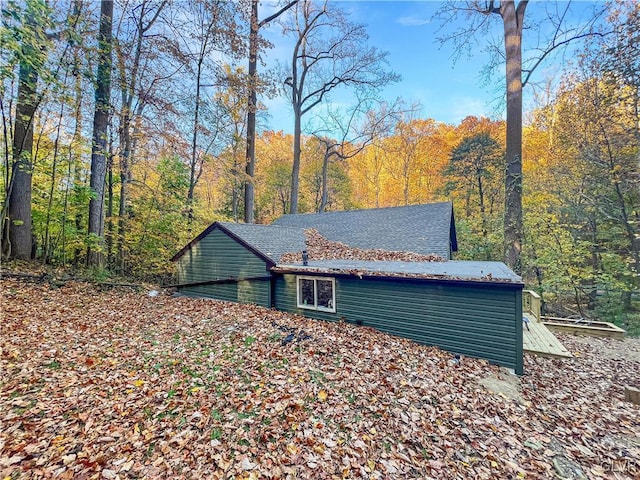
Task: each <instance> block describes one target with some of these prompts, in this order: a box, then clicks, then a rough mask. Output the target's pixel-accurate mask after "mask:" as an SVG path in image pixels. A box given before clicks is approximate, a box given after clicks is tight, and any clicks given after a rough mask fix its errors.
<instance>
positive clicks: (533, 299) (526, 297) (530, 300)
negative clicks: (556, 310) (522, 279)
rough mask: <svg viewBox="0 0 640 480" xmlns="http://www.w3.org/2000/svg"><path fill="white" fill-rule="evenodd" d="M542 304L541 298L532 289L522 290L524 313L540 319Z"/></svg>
mask: <svg viewBox="0 0 640 480" xmlns="http://www.w3.org/2000/svg"><path fill="white" fill-rule="evenodd" d="M541 306H542V299H541V298H540V295H538V294H537V293H536V292H534V291H533V290H523V291H522V311H523V312H524V313H530V314H531V315H533V316H534V317H535V319H536V320H537V321H540V308H541Z"/></svg>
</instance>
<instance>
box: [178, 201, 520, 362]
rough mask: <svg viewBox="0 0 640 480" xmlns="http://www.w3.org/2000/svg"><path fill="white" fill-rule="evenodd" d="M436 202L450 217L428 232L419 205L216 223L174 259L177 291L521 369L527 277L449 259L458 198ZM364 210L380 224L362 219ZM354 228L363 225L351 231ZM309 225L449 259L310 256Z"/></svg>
mask: <svg viewBox="0 0 640 480" xmlns="http://www.w3.org/2000/svg"><path fill="white" fill-rule="evenodd" d="M435 205H436V207H435V209H432V210H430V211H431V212H433V211H435V210H436V209H439V211H440V216H441V217H444V218H438V219H437V220H436V221H435V224H437V225H436V226H435V227H433V226H432V227H431V228H430V227H429V225H426V224H425V223H424V222H419V221H417V220H415V219H412V218H413V213H414V212H418V211H420V208H417V207H425V206H410V207H391V208H386V209H374V211H373V212H374V213H373V215H372V213H371V212H372V211H370V210H359V211H351V212H331V213H322V214H306V215H286V216H285V217H283V218H281V219H279V220H278V221H277V222H274V224H272V225H255V224H239V223H227V222H215V223H213V224H212V225H210V226H209V227H207V228H206V229H205V230H204V231H203V232H202V233H201V234H200V235H198V236H197V237H196V238H194V239H193V240H192V241H191V242H189V244H187V245H186V246H185V247H184V248H182V249H181V250H180V251H179V252H178V253H177V254H176V255H175V256H174V257H173V259H172V260H173V261H174V262H175V263H176V267H177V277H178V283H177V289H178V292H179V293H180V294H183V295H189V296H198V297H208V298H215V299H219V300H227V301H232V302H240V303H254V304H257V305H262V306H265V307H271V308H276V309H278V310H282V311H286V312H291V313H297V314H301V315H305V316H307V317H311V318H316V319H320V320H326V321H340V320H341V321H346V322H349V323H354V324H358V325H366V326H370V327H373V328H376V329H378V330H381V331H384V332H387V333H391V334H394V335H398V336H402V337H405V338H409V339H412V340H414V341H416V342H419V343H423V344H428V345H435V346H438V347H440V348H442V349H444V350H448V351H450V352H452V353H456V354H462V355H468V356H473V357H479V358H485V359H487V360H489V361H490V362H493V363H496V364H499V365H503V366H506V367H508V368H512V369H513V370H514V371H515V372H516V373H518V374H521V373H522V371H523V365H522V289H523V284H522V280H521V278H520V277H518V276H517V275H516V274H514V273H513V272H512V271H511V270H509V269H508V268H507V267H506V265H504V264H503V263H501V262H477V261H454V260H450V258H451V253H452V252H453V251H455V250H456V249H457V241H456V238H455V226H454V225H453V210H452V208H451V204H448V205H447V204H435ZM429 208H430V207H426V208H423V212H424V211H427V210H429ZM408 210H414V212H408ZM358 212H361V213H362V215H363V216H365V217H368V218H369V219H370V221H371V222H373V223H372V224H369V223H368V222H363V221H362V220H361V219H360V218H359V216H358ZM337 213H341V214H343V215H344V216H342V215H337ZM396 214H397V215H396ZM325 216H331V217H333V218H329V219H327V218H325ZM314 217H315V218H317V220H318V222H317V223H313V220H312V219H313V218H314ZM398 218H405V222H411V223H409V224H408V225H406V224H404V223H403V222H397V223H395V224H393V228H390V227H389V224H385V223H384V222H385V219H386V220H387V221H388V222H395V221H396V220H397V219H398ZM323 222H324V223H323ZM341 224H342V225H344V226H343V227H342V229H341V228H340V225H341ZM348 225H351V226H352V227H353V229H355V228H361V230H360V231H359V232H350V229H349V228H348ZM309 227H314V228H315V229H317V230H318V231H319V232H320V234H321V235H322V236H323V237H329V238H330V240H333V241H339V242H342V243H344V244H347V245H349V246H354V247H357V248H360V249H371V248H377V249H380V250H392V251H405V252H406V251H412V252H415V253H419V254H423V255H438V256H440V257H443V258H442V259H441V260H442V261H377V260H366V259H365V260H362V259H357V258H356V259H354V258H348V259H314V257H313V255H310V258H309V260H308V261H303V256H302V255H300V254H299V253H300V252H302V251H304V250H306V249H307V248H308V245H307V237H306V236H305V232H307V231H308V228H309ZM416 230H417V232H416ZM434 231H437V232H436V233H433V232H434ZM443 231H446V234H443ZM341 232H342V233H341ZM411 232H414V233H411ZM432 233H433V235H432ZM369 236H371V237H372V238H367V237H369ZM331 237H332V238H331ZM377 240H379V242H378V241H377ZM348 242H351V243H348ZM380 245H382V246H383V247H384V248H382V247H380ZM364 251H365V252H368V251H369V250H364ZM416 251H417V252H416ZM294 252H298V253H297V254H295V255H292V253H294ZM365 258H368V257H365ZM292 260H293V261H292Z"/></svg>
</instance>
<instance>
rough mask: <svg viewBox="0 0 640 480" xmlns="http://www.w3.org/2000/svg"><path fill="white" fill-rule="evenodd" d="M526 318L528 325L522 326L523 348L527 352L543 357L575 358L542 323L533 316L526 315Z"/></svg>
mask: <svg viewBox="0 0 640 480" xmlns="http://www.w3.org/2000/svg"><path fill="white" fill-rule="evenodd" d="M525 316H526V317H527V318H528V319H529V322H528V323H526V324H524V325H522V348H523V350H524V351H525V352H528V353H533V354H534V355H539V356H541V357H551V358H571V357H573V355H571V352H569V350H567V349H566V348H564V346H563V345H562V343H560V340H558V339H557V338H556V337H555V336H554V335H553V333H551V331H550V330H549V329H548V328H547V327H545V326H544V325H543V324H542V323H540V322H537V321H536V319H535V317H534V316H533V315H531V314H528V313H525ZM527 326H528V327H529V328H528V329H527Z"/></svg>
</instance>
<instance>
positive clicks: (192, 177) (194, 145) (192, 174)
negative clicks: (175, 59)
mask: <svg viewBox="0 0 640 480" xmlns="http://www.w3.org/2000/svg"><path fill="white" fill-rule="evenodd" d="M203 61H204V56H203V55H200V57H199V58H198V70H197V73H196V98H195V101H196V104H195V111H194V114H193V136H192V138H191V162H190V163H191V165H190V169H189V190H188V192H187V224H188V227H189V233H191V224H192V223H193V195H194V192H195V188H196V179H197V175H196V166H197V163H198V129H199V128H200V90H201V82H200V80H201V77H202V62H203Z"/></svg>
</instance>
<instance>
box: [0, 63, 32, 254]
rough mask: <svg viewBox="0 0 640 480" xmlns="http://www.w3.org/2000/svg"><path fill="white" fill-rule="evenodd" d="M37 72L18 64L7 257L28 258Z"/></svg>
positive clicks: (27, 65) (30, 244)
mask: <svg viewBox="0 0 640 480" xmlns="http://www.w3.org/2000/svg"><path fill="white" fill-rule="evenodd" d="M37 83H38V72H37V71H36V69H35V68H34V67H33V65H31V64H29V63H28V62H23V63H22V64H21V65H20V76H19V80H18V103H17V104H16V119H15V125H14V130H13V166H12V171H11V175H12V178H11V181H10V182H9V195H8V204H9V212H8V219H7V221H6V223H5V228H7V229H8V235H7V238H8V241H9V244H8V252H7V253H8V254H9V257H10V258H17V259H21V260H28V259H30V258H31V247H32V241H33V240H32V235H31V175H32V169H33V162H32V158H31V156H32V150H33V120H34V115H35V112H36V106H37V103H36V85H37Z"/></svg>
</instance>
